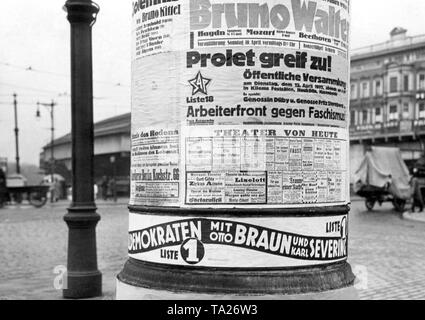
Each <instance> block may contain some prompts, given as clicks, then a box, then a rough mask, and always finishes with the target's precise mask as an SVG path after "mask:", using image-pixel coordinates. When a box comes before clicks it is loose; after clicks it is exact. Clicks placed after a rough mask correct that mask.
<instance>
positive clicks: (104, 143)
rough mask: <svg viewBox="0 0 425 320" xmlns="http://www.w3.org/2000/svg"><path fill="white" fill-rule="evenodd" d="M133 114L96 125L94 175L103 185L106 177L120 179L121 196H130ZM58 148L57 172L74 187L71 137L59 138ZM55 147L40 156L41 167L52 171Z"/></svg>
mask: <svg viewBox="0 0 425 320" xmlns="http://www.w3.org/2000/svg"><path fill="white" fill-rule="evenodd" d="M130 122H131V117H130V113H127V114H124V115H120V116H117V117H114V118H110V119H107V120H104V121H101V122H98V123H96V124H95V125H94V136H95V138H94V155H95V156H94V176H95V182H96V183H98V184H99V183H100V181H101V180H102V177H103V176H107V177H109V178H112V177H113V176H114V175H115V176H116V180H117V193H118V195H122V196H123V195H129V193H130V186H129V181H130ZM53 145H54V158H55V173H58V174H60V175H61V176H63V177H64V178H65V180H66V184H67V185H70V184H71V177H72V174H71V170H72V165H71V152H72V148H71V134H67V135H65V136H63V137H61V138H59V139H56V140H55V141H54V143H53ZM51 147H52V146H51V144H48V145H46V146H45V147H44V148H43V152H42V153H41V154H40V168H42V169H43V170H44V171H45V172H46V173H49V172H50V171H49V170H50V163H51V162H50V161H51Z"/></svg>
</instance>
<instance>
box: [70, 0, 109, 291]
mask: <svg viewBox="0 0 425 320" xmlns="http://www.w3.org/2000/svg"><path fill="white" fill-rule="evenodd" d="M64 10H65V11H66V12H67V13H68V16H67V18H68V21H69V23H70V24H71V113H72V133H71V134H72V203H71V206H70V207H69V208H68V213H67V214H66V215H65V217H64V220H65V222H66V223H67V225H68V228H69V236H68V274H67V275H68V282H67V285H68V288H65V289H64V290H63V296H64V297H65V298H72V299H79V298H91V297H98V296H101V295H102V274H101V272H100V271H99V270H98V267H97V252H96V250H97V249H96V225H97V223H98V222H99V220H100V215H99V214H98V213H97V212H96V210H97V208H96V205H95V202H94V190H93V182H94V179H93V173H94V171H93V154H94V125H93V62H92V59H93V58H92V26H93V25H94V23H95V22H96V16H97V13H98V12H99V6H98V5H97V4H95V3H94V2H92V1H90V0H68V1H66V3H65V6H64Z"/></svg>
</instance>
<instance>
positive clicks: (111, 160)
mask: <svg viewBox="0 0 425 320" xmlns="http://www.w3.org/2000/svg"><path fill="white" fill-rule="evenodd" d="M116 160H117V159H116V158H115V156H111V157H110V158H109V161H110V162H111V164H112V175H113V180H112V188H113V189H112V195H113V197H114V202H117V165H116V162H117V161H116Z"/></svg>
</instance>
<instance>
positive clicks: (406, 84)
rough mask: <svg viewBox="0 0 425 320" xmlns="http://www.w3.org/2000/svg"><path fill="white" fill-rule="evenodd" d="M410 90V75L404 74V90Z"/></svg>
mask: <svg viewBox="0 0 425 320" xmlns="http://www.w3.org/2000/svg"><path fill="white" fill-rule="evenodd" d="M407 91H409V76H404V92H407Z"/></svg>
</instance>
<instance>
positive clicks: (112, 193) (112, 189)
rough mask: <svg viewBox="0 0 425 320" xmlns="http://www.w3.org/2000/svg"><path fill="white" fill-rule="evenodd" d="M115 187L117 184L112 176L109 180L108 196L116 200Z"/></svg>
mask: <svg viewBox="0 0 425 320" xmlns="http://www.w3.org/2000/svg"><path fill="white" fill-rule="evenodd" d="M115 187H116V185H115V179H114V178H112V179H110V180H109V182H108V198H109V197H111V198H113V199H114V201H116V198H115Z"/></svg>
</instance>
